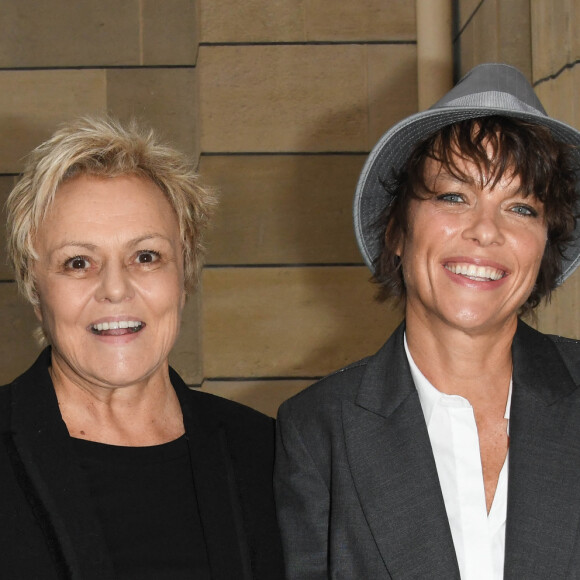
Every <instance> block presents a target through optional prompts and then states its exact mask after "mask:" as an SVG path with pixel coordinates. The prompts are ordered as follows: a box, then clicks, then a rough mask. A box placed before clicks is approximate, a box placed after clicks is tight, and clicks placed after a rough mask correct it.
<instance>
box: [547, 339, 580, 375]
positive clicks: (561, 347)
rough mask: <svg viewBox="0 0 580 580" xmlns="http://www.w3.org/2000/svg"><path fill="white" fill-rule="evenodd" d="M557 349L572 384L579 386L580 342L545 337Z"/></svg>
mask: <svg viewBox="0 0 580 580" xmlns="http://www.w3.org/2000/svg"><path fill="white" fill-rule="evenodd" d="M546 336H547V338H548V339H550V340H551V341H552V342H553V343H554V345H555V346H556V348H557V349H558V351H559V353H560V356H561V357H562V360H563V361H564V364H565V365H566V367H567V368H568V371H569V372H570V374H571V375H572V378H573V379H574V382H576V384H580V340H576V339H573V338H566V337H565V336H556V335H553V334H547V335H546Z"/></svg>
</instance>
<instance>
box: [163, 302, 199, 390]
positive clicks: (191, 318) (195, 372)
mask: <svg viewBox="0 0 580 580" xmlns="http://www.w3.org/2000/svg"><path fill="white" fill-rule="evenodd" d="M201 351H202V337H201V292H196V293H194V294H192V295H191V296H189V297H188V298H187V301H186V303H185V308H184V309H183V314H182V315H181V331H180V333H179V337H178V339H177V341H176V343H175V346H174V347H173V350H172V351H171V354H170V356H169V364H170V365H171V366H172V367H173V368H174V369H175V370H176V371H177V372H178V373H179V374H180V376H181V378H182V379H183V380H184V381H185V382H186V383H187V384H188V385H199V384H200V383H201V381H202V379H203V367H202V357H201Z"/></svg>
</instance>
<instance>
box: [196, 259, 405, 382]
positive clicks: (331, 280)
mask: <svg viewBox="0 0 580 580" xmlns="http://www.w3.org/2000/svg"><path fill="white" fill-rule="evenodd" d="M368 278H369V272H368V270H367V269H366V268H365V267H363V266H360V267H356V266H353V267H305V268H211V269H206V270H205V271H204V275H203V283H204V285H203V292H204V294H203V300H204V302H203V336H204V353H203V356H204V374H205V376H206V377H207V378H211V377H236V378H247V379H251V378H252V377H311V376H321V375H325V374H327V373H328V372H330V371H332V370H334V369H337V368H340V367H342V366H344V365H346V364H348V363H350V362H352V361H354V360H357V359H359V358H362V357H363V356H366V355H368V354H371V353H372V352H374V351H375V350H376V349H377V348H378V347H379V346H380V345H381V344H382V343H383V341H384V340H385V339H386V338H387V337H388V336H389V334H390V333H391V332H392V330H393V329H394V328H395V326H396V324H397V323H398V321H399V319H400V316H399V313H398V312H396V311H393V310H391V309H390V308H389V306H387V305H384V304H377V303H376V302H374V300H373V294H374V287H373V286H372V285H371V284H370V282H368Z"/></svg>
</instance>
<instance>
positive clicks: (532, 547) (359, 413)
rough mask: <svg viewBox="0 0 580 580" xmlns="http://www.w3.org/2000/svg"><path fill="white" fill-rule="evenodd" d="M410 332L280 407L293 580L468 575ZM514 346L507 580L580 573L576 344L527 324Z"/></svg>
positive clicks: (279, 473) (280, 472)
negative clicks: (409, 348) (410, 355)
mask: <svg viewBox="0 0 580 580" xmlns="http://www.w3.org/2000/svg"><path fill="white" fill-rule="evenodd" d="M403 333H404V326H403V325H401V326H400V327H399V328H398V329H397V330H396V331H395V333H394V334H393V336H392V337H391V338H390V339H389V341H388V342H387V343H386V344H385V345H384V346H383V347H382V349H381V350H380V351H379V352H378V353H377V354H375V355H374V356H372V357H370V358H368V359H365V360H362V361H360V362H358V363H355V364H353V365H351V366H349V367H347V368H345V369H343V370H341V371H338V372H337V373H334V374H333V375H331V376H329V377H327V378H325V379H323V380H322V381H320V382H318V383H317V384H315V385H313V386H312V387H310V388H308V389H306V390H305V391H304V392H302V393H300V394H299V395H297V396H296V397H294V398H292V399H290V400H289V401H287V402H286V403H284V404H283V405H282V407H281V408H280V412H279V416H278V447H277V458H276V468H275V490H276V500H277V507H278V519H279V524H280V526H281V531H282V538H283V543H284V548H285V557H286V564H287V576H288V580H298V579H304V580H316V579H322V578H332V579H336V580H338V579H357V580H380V579H383V578H384V579H393V580H403V579H411V578H422V579H425V578H428V579H441V580H451V579H459V570H458V566H457V560H456V556H455V550H454V547H453V540H452V537H451V531H450V528H449V524H448V521H447V516H446V512H445V505H444V503H443V496H442V494H441V489H440V486H439V480H438V477H437V471H436V467H435V460H434V458H433V453H432V451H431V445H430V442H429V436H428V433H427V427H426V424H425V420H424V417H423V413H422V409H421V405H420V403H419V398H418V395H417V391H416V389H415V386H414V383H413V380H412V378H411V374H410V370H409V366H408V363H407V359H406V356H405V352H404V347H403ZM512 351H513V361H514V375H513V393H512V406H511V417H510V462H509V484H508V513H507V526H506V556H505V579H506V580H524V579H525V580H534V579H538V580H540V579H541V580H547V579H563V578H566V579H580V544H579V540H580V389H579V388H578V387H579V386H580V341H575V340H571V339H566V338H560V337H554V336H547V335H543V334H540V333H539V332H536V331H535V330H533V329H532V328H530V327H529V326H527V325H525V324H524V323H522V322H520V323H519V324H518V329H517V332H516V335H515V338H514V342H513V346H512Z"/></svg>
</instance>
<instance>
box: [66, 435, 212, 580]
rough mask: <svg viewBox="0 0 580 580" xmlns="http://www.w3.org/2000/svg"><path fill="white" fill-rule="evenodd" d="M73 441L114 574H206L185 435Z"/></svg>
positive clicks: (130, 577)
mask: <svg viewBox="0 0 580 580" xmlns="http://www.w3.org/2000/svg"><path fill="white" fill-rule="evenodd" d="M74 445H75V451H76V453H77V455H78V457H79V461H80V465H81V468H82V469H83V471H84V472H85V474H86V476H87V480H88V483H89V488H90V493H91V497H92V499H93V501H94V508H95V510H96V513H97V517H98V518H99V520H100V523H101V525H102V528H103V533H104V537H105V543H106V544H107V546H108V548H109V552H110V555H111V560H112V562H113V566H114V568H115V571H116V574H117V577H118V578H119V580H137V579H139V580H148V579H151V580H154V579H155V580H158V579H159V578H168V579H172V580H181V579H184V580H185V579H188V580H192V579H200V580H206V579H209V578H210V573H209V566H208V559H207V552H206V545H205V541H204V537H203V530H202V527H201V522H200V518H199V510H198V506H197V499H196V494H195V489H194V484H193V477H192V473H191V463H190V459H189V448H188V444H187V440H186V437H185V435H184V436H182V437H180V438H179V439H176V440H175V441H171V442H169V443H165V444H163V445H155V446H151V447H122V446H117V445H106V444H103V443H96V442H93V441H85V440H82V439H74Z"/></svg>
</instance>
